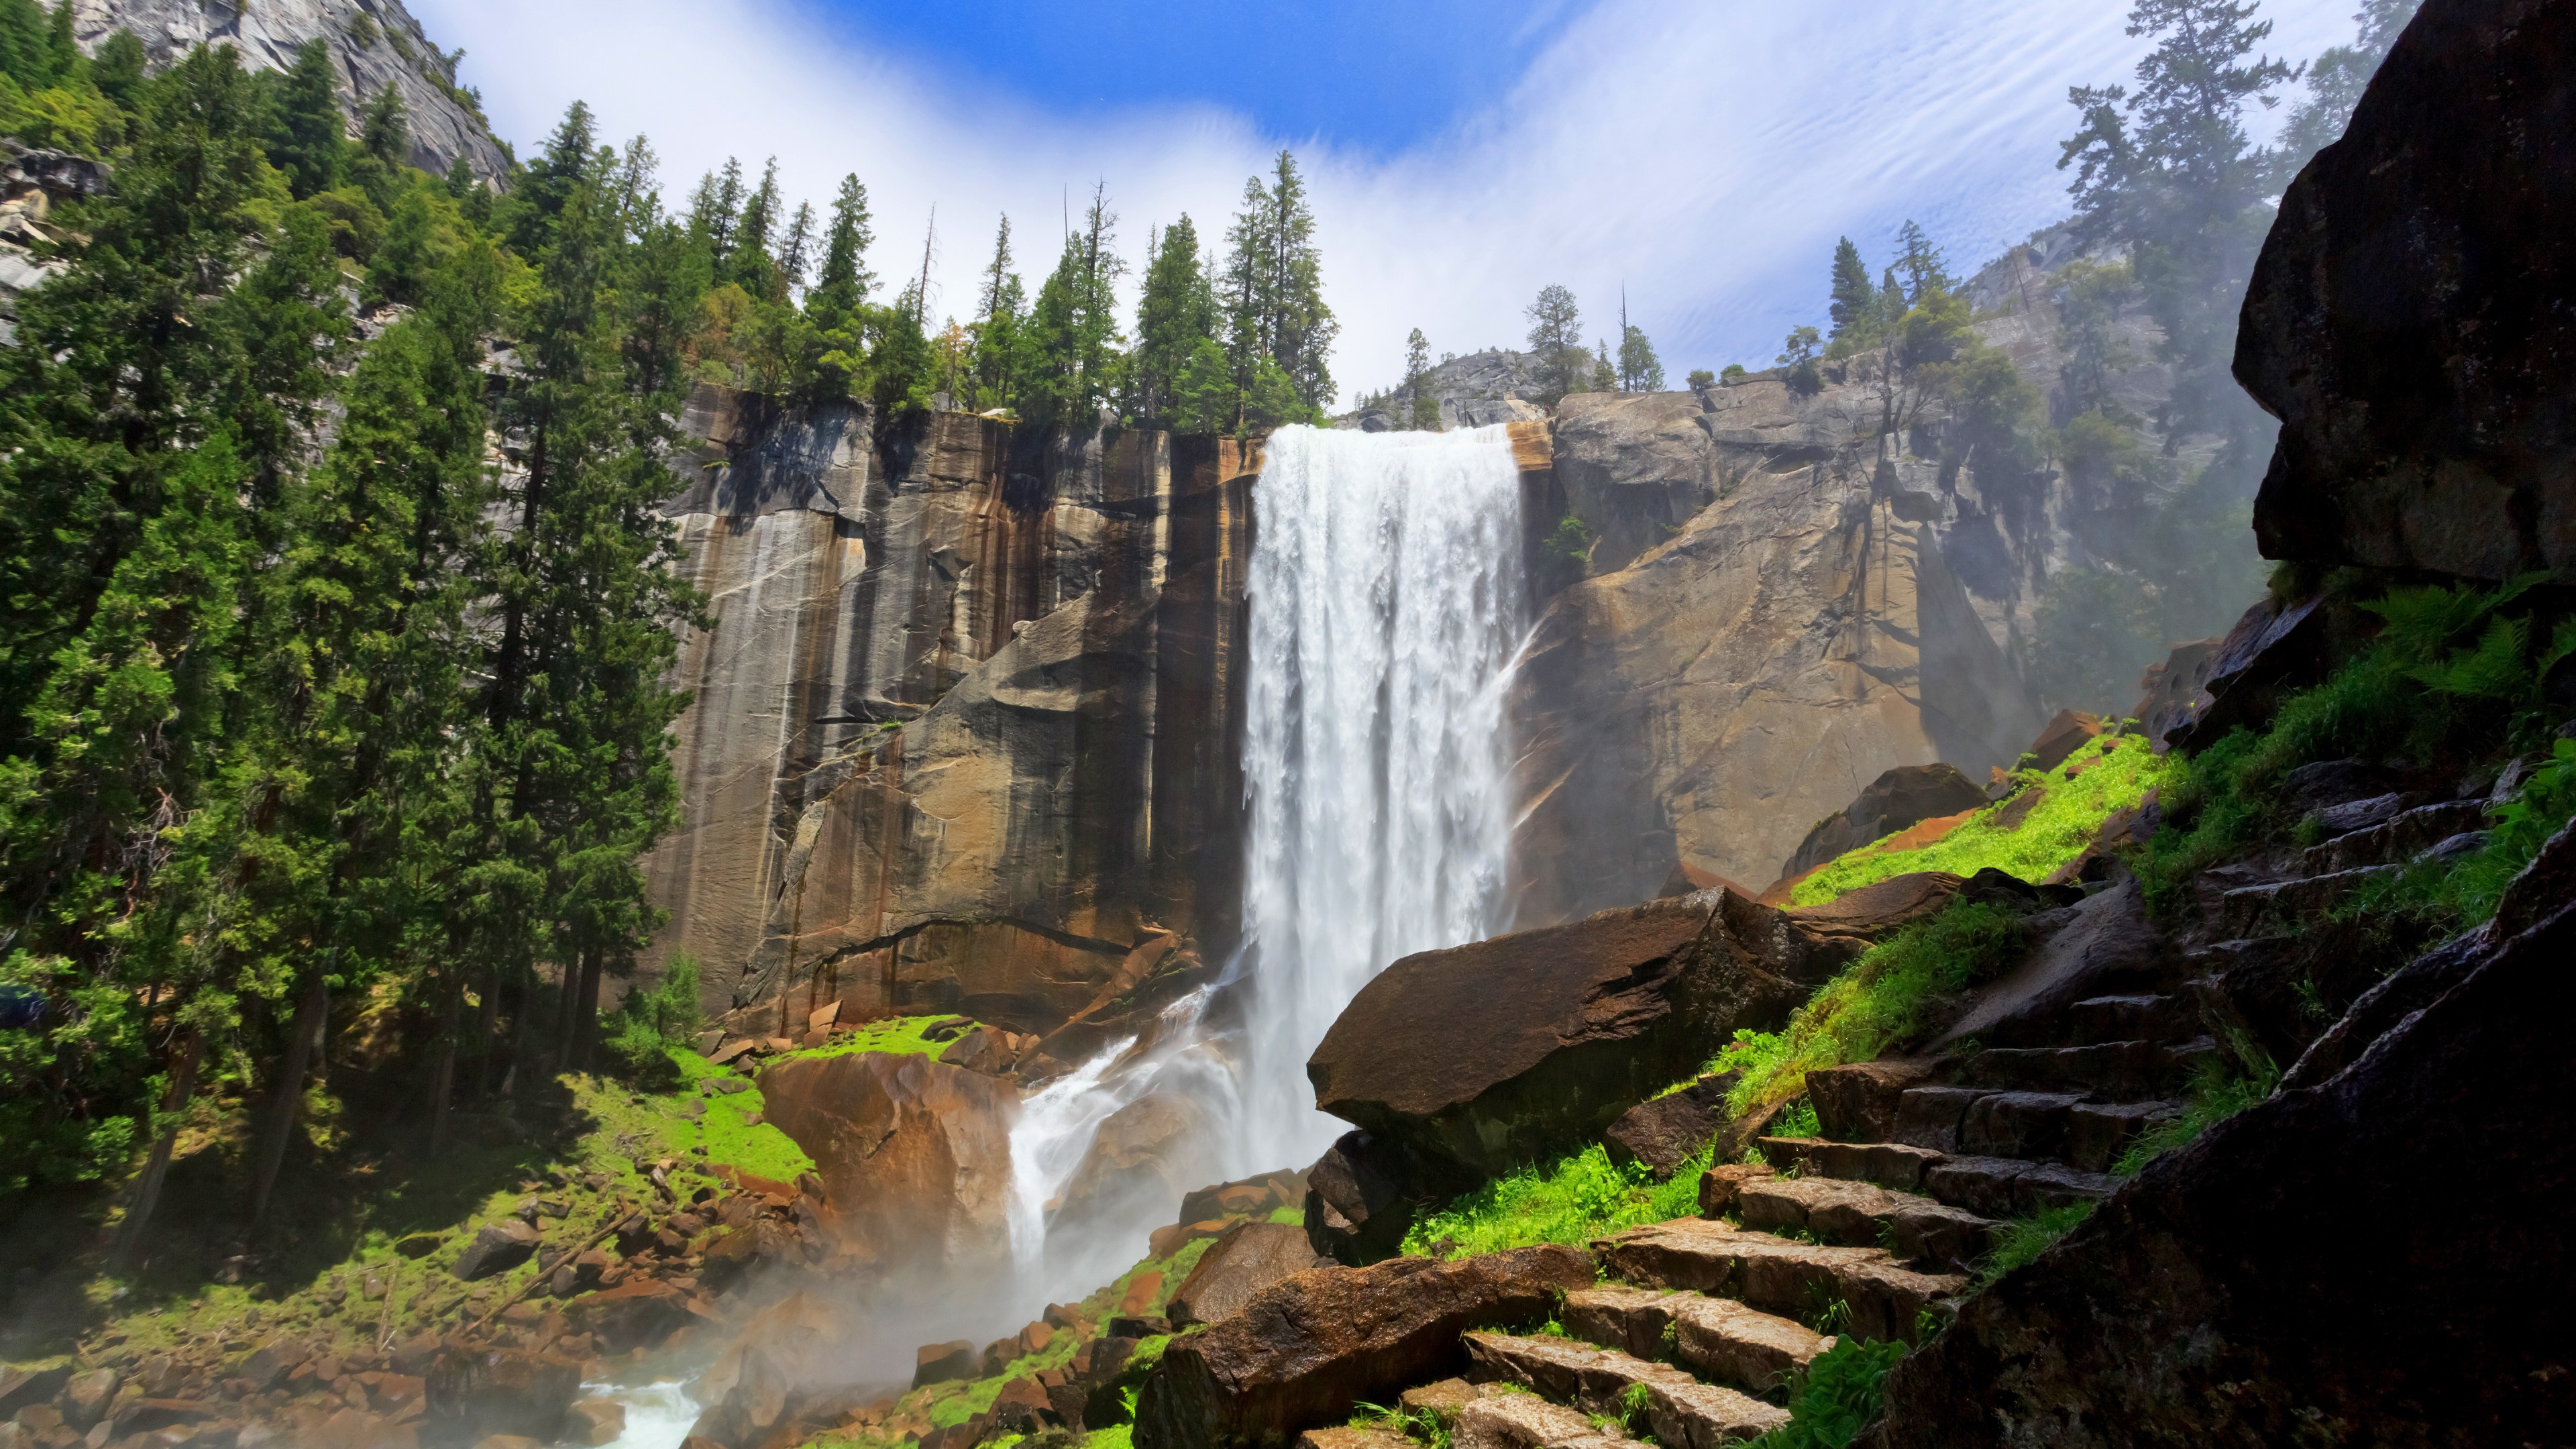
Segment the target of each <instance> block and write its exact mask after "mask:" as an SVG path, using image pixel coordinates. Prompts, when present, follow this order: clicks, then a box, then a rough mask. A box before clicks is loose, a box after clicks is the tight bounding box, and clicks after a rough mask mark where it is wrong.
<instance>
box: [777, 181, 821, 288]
mask: <svg viewBox="0 0 2576 1449" xmlns="http://www.w3.org/2000/svg"><path fill="white" fill-rule="evenodd" d="M813 250H814V205H813V203H812V202H806V201H800V202H798V203H796V215H795V216H794V217H793V218H791V219H790V220H789V221H788V223H787V234H786V237H785V240H784V241H783V243H782V244H781V245H780V247H779V249H778V275H779V279H780V280H781V281H783V282H784V283H785V284H786V286H787V289H788V290H789V291H790V292H801V291H803V290H805V270H806V268H807V267H808V266H810V265H812V254H813Z"/></svg>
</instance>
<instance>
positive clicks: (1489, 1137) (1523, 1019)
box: [1306, 891, 1845, 1196]
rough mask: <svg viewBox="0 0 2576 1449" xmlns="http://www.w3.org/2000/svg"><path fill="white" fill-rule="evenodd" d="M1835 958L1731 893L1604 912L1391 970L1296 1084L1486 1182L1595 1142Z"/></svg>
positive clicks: (1418, 1152)
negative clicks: (1308, 1082) (1625, 1114)
mask: <svg viewBox="0 0 2576 1449" xmlns="http://www.w3.org/2000/svg"><path fill="white" fill-rule="evenodd" d="M1841 959H1845V958H1844V957H1840V956H1835V955H1833V954H1832V953H1830V952H1828V951H1824V950H1820V949H1819V948H1818V945H1817V943H1816V941H1815V940H1814V938H1813V937H1812V936H1811V935H1809V934H1808V933H1807V932H1805V931H1803V930H1801V929H1800V928H1799V927H1798V925H1796V924H1795V923H1793V922H1792V921H1791V920H1790V919H1789V918H1788V917H1786V916H1783V915H1782V914H1781V913H1779V912H1777V911H1773V910H1770V909H1769V908H1767V907H1763V906H1757V905H1755V904H1753V903H1752V902H1751V901H1748V900H1745V899H1744V898H1742V897H1741V896H1737V895H1735V894H1733V893H1732V892H1728V891H1707V892H1703V893H1701V894H1698V895H1694V896H1687V897H1683V898H1680V899H1677V900H1661V901H1655V902H1652V903H1650V904H1647V905H1643V906H1635V907H1630V908H1628V909H1625V910H1615V911H1604V912H1602V913H1600V914H1599V915H1596V916H1593V917H1591V918H1590V919H1588V920H1583V921H1577V922H1574V923H1572V924H1570V925H1565V926H1555V927H1550V928H1547V929H1544V930H1537V931H1523V932H1520V933H1517V934H1514V935H1509V936H1500V937H1496V938H1494V939H1493V940H1489V941H1481V942H1477V943H1475V944H1473V945H1467V946H1458V947H1452V948H1450V949H1447V950H1441V951H1426V952H1423V953H1421V954H1419V955H1415V956H1408V957H1406V958H1405V959H1403V960H1401V961H1398V962H1396V963H1395V964H1394V965H1392V966H1389V967H1388V968H1387V969H1386V970H1385V971H1383V972H1381V973H1379V975H1378V976H1377V977H1376V978H1375V979H1374V980H1372V981H1370V982H1369V983H1368V985H1366V986H1365V987H1362V988H1361V989H1360V992H1359V994H1358V995H1357V996H1356V997H1354V998H1353V999H1352V1002H1351V1004H1350V1006H1349V1007H1348V1008H1346V1009H1345V1010H1344V1011H1343V1012H1342V1015H1341V1017H1340V1018H1339V1019H1338V1020H1336V1021H1335V1022H1334V1023H1333V1026H1332V1029H1331V1030H1330V1031H1328V1032H1327V1033H1325V1036H1324V1040H1323V1043H1322V1044H1321V1045H1320V1046H1318V1047H1317V1048H1316V1049H1315V1054H1314V1056H1313V1057H1312V1058H1311V1059H1310V1060H1309V1061H1308V1062H1307V1064H1306V1075H1307V1077H1308V1079H1309V1080H1311V1081H1312V1082H1313V1083H1314V1084H1315V1101H1316V1105H1317V1106H1318V1107H1320V1108H1322V1109H1323V1110H1324V1111H1326V1112H1329V1113H1331V1114H1333V1115H1334V1116H1336V1117H1340V1118H1342V1119H1343V1120H1344V1121H1347V1122H1350V1123H1353V1124H1354V1125H1356V1126H1358V1127H1359V1128H1361V1129H1362V1130H1363V1131H1365V1132H1367V1133H1368V1134H1369V1135H1370V1136H1371V1137H1372V1138H1375V1139H1378V1140H1380V1141H1383V1142H1387V1143H1392V1144H1395V1145H1397V1146H1399V1147H1401V1148H1402V1149H1404V1151H1405V1152H1406V1153H1408V1154H1410V1155H1412V1156H1414V1157H1415V1158H1417V1159H1420V1160H1424V1161H1432V1162H1438V1161H1446V1162H1448V1163H1451V1164H1454V1165H1455V1166H1456V1167H1457V1168H1458V1169H1460V1170H1461V1172H1463V1173H1464V1174H1466V1175H1469V1176H1474V1177H1484V1178H1490V1177H1495V1176H1499V1175H1501V1174H1503V1173H1506V1172H1509V1171H1512V1170H1513V1169H1515V1168H1517V1167H1519V1166H1521V1165H1522V1164H1524V1163H1528V1162H1532V1161H1536V1160H1539V1159H1541V1158H1544V1157H1547V1156H1549V1155H1551V1154H1553V1153H1556V1152H1559V1151H1562V1150H1564V1149H1566V1148H1568V1147H1572V1146H1579V1145H1581V1144H1583V1143H1586V1142H1590V1141H1593V1140H1596V1139H1597V1138H1598V1137H1599V1136H1600V1133H1601V1130H1602V1129H1603V1128H1605V1127H1607V1126H1609V1125H1610V1123H1611V1122H1613V1121H1615V1120H1616V1119H1617V1118H1618V1116H1619V1114H1620V1113H1622V1112H1625V1111H1626V1110H1628V1108H1630V1107H1632V1106H1634V1105H1636V1104H1637V1103H1639V1102H1642V1101H1644V1100H1646V1099H1647V1098H1649V1097H1652V1096H1654V1095H1655V1094H1656V1093H1658V1092H1660V1091H1662V1090H1663V1089H1664V1088H1665V1087H1667V1086H1670V1085H1671V1084H1672V1083H1674V1082H1676V1081H1680V1080H1683V1079H1685V1078H1688V1077H1690V1076H1691V1075H1692V1074H1693V1073H1694V1072H1696V1071H1697V1069H1698V1068H1699V1066H1700V1064H1701V1063H1703V1062H1705V1061H1706V1060H1707V1059H1708V1058H1709V1057H1710V1056H1711V1055H1712V1054H1714V1053H1715V1052H1716V1050H1717V1049H1718V1048H1719V1047H1720V1046H1722V1045H1724V1044H1725V1043H1726V1042H1727V1041H1728V1040H1730V1039H1731V1038H1732V1037H1733V1035H1734V1033H1735V1032H1736V1031H1737V1030H1738V1029H1741V1028H1752V1029H1768V1028H1770V1027H1773V1026H1776V1025H1778V1024H1779V1023H1780V1021H1781V1020H1783V1019H1784V1018H1785V1017H1786V1016H1787V1015H1788V1013H1789V1011H1790V1009H1791V1008H1792V1007H1794V1006H1795V1005H1797V1003H1798V1002H1800V1001H1802V1000H1804V999H1805V997H1806V995H1807V991H1808V984H1809V983H1811V982H1812V981H1815V980H1818V979H1821V976H1822V975H1823V974H1825V973H1827V972H1829V971H1830V970H1831V967H1832V965H1833V964H1839V961H1840V960H1841ZM1363 1196H1366V1195H1365V1194H1364V1195H1363Z"/></svg>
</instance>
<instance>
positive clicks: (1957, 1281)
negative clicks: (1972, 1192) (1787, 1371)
mask: <svg viewBox="0 0 2576 1449" xmlns="http://www.w3.org/2000/svg"><path fill="white" fill-rule="evenodd" d="M1592 1254H1593V1258H1594V1260H1595V1261H1596V1262H1598V1263H1599V1264H1600V1265H1601V1267H1602V1269H1603V1270H1604V1271H1605V1272H1607V1273H1608V1274H1609V1275H1610V1276H1611V1277H1613V1278H1618V1279H1621V1280H1624V1281H1626V1282H1629V1283H1633V1284H1636V1285H1639V1286H1641V1287H1647V1288H1688V1289H1692V1290H1695V1291H1697V1292H1700V1293H1706V1294H1711V1295H1713V1296H1717V1297H1724V1298H1733V1299H1736V1300H1738V1301H1740V1302H1743V1303H1745V1304H1748V1305H1750V1306H1752V1307H1754V1308H1758V1309H1760V1310H1762V1311H1763V1312H1765V1313H1776V1314H1779V1315H1780V1316H1782V1317H1784V1318H1795V1319H1798V1320H1800V1321H1801V1322H1812V1321H1814V1320H1816V1319H1817V1318H1819V1317H1820V1316H1821V1315H1822V1314H1823V1313H1824V1312H1825V1311H1826V1310H1828V1309H1829V1308H1831V1307H1832V1306H1833V1305H1834V1304H1835V1303H1837V1302H1839V1303H1842V1304H1844V1305H1846V1306H1847V1307H1848V1310H1849V1313H1850V1318H1849V1332H1850V1333H1852V1334H1853V1335H1854V1336H1855V1337H1858V1338H1862V1339H1889V1338H1901V1339H1904V1340H1906V1341H1907V1342H1909V1343H1910V1342H1912V1341H1913V1340H1914V1337H1915V1329H1916V1322H1917V1320H1918V1319H1919V1317H1920V1316H1921V1314H1922V1312H1923V1310H1924V1309H1925V1308H1926V1307H1929V1306H1930V1305H1931V1304H1932V1303H1933V1301H1934V1300H1936V1299H1940V1298H1945V1297H1948V1296H1949V1295H1951V1294H1955V1293H1958V1292H1960V1291H1961V1290H1963V1289H1965V1288H1966V1287H1967V1286H1968V1280H1967V1279H1966V1278H1965V1277H1962V1276H1959V1275H1957V1274H1942V1273H1918V1272H1915V1271H1914V1270H1913V1269H1911V1268H1907V1267H1905V1266H1904V1265H1902V1264H1900V1263H1898V1262H1897V1261H1896V1260H1895V1257H1894V1255H1893V1254H1891V1253H1889V1252H1888V1251H1887V1250H1886V1249H1884V1248H1838V1247H1833V1246H1829V1245H1824V1244H1816V1243H1793V1242H1790V1241H1789V1240H1787V1239H1786V1238H1776V1237H1773V1236H1772V1235H1771V1234H1769V1233H1753V1232H1746V1231H1744V1230H1742V1229H1740V1228H1733V1227H1729V1226H1727V1225H1726V1224H1724V1223H1719V1222H1711V1221H1709V1220H1707V1219H1705V1218H1676V1219H1674V1220H1673V1221H1671V1222H1668V1223H1655V1224H1651V1225H1649V1226H1646V1227H1641V1228H1631V1229H1629V1230H1628V1231H1626V1232H1624V1233H1618V1234H1614V1235H1612V1236H1610V1237H1607V1238H1602V1239H1599V1240H1597V1241H1595V1242H1594V1243H1593V1244H1592Z"/></svg>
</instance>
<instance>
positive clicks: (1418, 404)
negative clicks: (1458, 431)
mask: <svg viewBox="0 0 2576 1449" xmlns="http://www.w3.org/2000/svg"><path fill="white" fill-rule="evenodd" d="M1404 395H1405V396H1406V397H1407V398H1409V399H1411V400H1412V408H1411V418H1410V421H1411V423H1412V425H1413V427H1414V429H1415V430H1416V431H1417V432H1426V433H1428V432H1437V431H1439V429H1440V399H1439V397H1438V396H1437V395H1435V394H1434V393H1433V392H1432V391H1431V340H1430V339H1429V338H1427V337H1424V336H1423V335H1422V329H1421V328H1419V327H1416V328H1414V329H1413V332H1412V334H1411V335H1410V336H1407V337H1406V338H1405V339H1404Z"/></svg>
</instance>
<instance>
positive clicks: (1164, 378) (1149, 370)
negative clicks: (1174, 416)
mask: <svg viewBox="0 0 2576 1449" xmlns="http://www.w3.org/2000/svg"><path fill="white" fill-rule="evenodd" d="M1158 241H1159V244H1158V245H1157V246H1155V247H1154V248H1153V249H1152V256H1153V261H1152V263H1151V264H1150V265H1149V266H1147V268H1146V270H1145V291H1144V296H1143V297H1142V298H1141V299H1140V300H1139V301H1138V303H1137V306H1136V352H1135V357H1134V359H1133V365H1132V367H1131V369H1130V372H1129V388H1128V400H1129V410H1130V411H1131V412H1132V413H1133V414H1134V415H1135V417H1136V418H1137V419H1138V420H1139V421H1141V422H1145V423H1148V424H1149V425H1165V424H1168V422H1169V420H1170V417H1171V411H1172V403H1173V398H1174V395H1175V394H1174V387H1175V385H1176V384H1177V382H1178V381H1179V378H1180V375H1181V372H1182V370H1183V369H1185V368H1187V367H1188V366H1189V361H1190V358H1191V357H1192V356H1193V355H1195V354H1196V353H1197V351H1198V345H1199V343H1200V342H1201V341H1203V340H1207V339H1212V338H1214V337H1215V336H1216V330H1217V305H1216V289H1215V288H1214V287H1213V286H1211V285H1210V284H1209V282H1208V278H1207V272H1206V270H1205V268H1204V267H1203V266H1202V265H1201V262H1200V257H1199V233H1198V227H1197V226H1196V225H1195V224H1193V223H1192V222H1191V220H1190V218H1189V214H1188V213H1186V212H1184V213H1182V215H1181V219H1180V220H1178V221H1176V222H1174V223H1172V224H1171V225H1170V226H1169V227H1166V228H1164V230H1163V233H1162V236H1161V237H1160V238H1159V239H1158Z"/></svg>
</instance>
